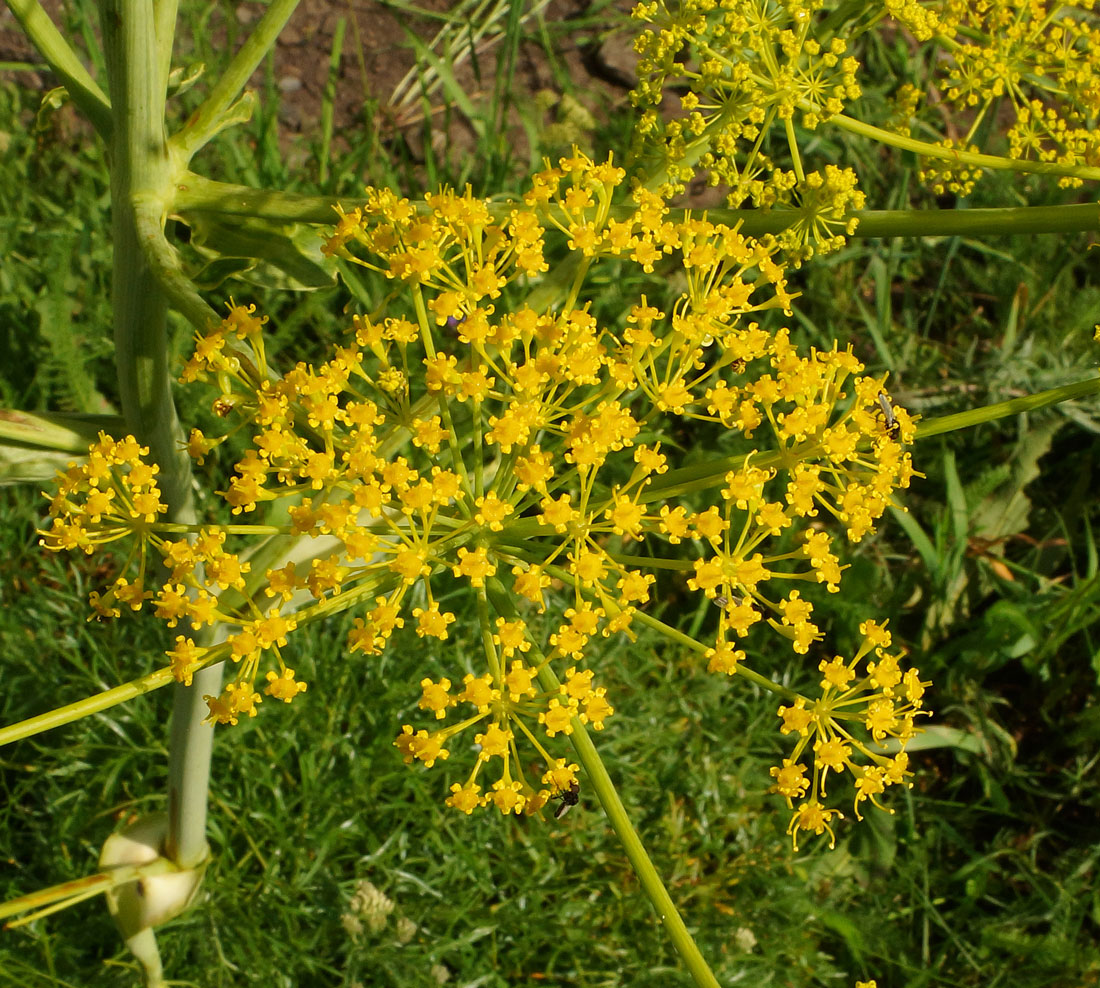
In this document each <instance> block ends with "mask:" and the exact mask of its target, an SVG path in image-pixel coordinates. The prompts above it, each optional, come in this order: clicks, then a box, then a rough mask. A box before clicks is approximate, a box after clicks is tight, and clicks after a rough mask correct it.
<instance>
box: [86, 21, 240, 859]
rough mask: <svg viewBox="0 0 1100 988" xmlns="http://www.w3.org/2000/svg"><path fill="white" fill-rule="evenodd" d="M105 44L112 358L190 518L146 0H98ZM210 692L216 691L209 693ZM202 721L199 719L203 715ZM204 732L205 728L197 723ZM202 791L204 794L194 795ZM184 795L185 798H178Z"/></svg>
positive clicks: (174, 498) (183, 829) (174, 795)
mask: <svg viewBox="0 0 1100 988" xmlns="http://www.w3.org/2000/svg"><path fill="white" fill-rule="evenodd" d="M100 10H101V20H102V27H103V40H104V50H105V53H106V56H107V70H108V78H109V82H110V93H111V105H112V107H113V110H114V117H115V122H114V129H113V133H112V142H111V151H112V154H111V160H112V172H111V205H112V233H113V238H114V279H113V287H112V305H113V308H114V320H115V361H116V368H117V372H118V380H119V392H120V397H121V401H122V412H123V416H124V418H125V419H126V423H127V426H128V428H129V429H130V431H131V432H133V434H134V435H136V436H138V437H140V439H141V441H142V442H144V443H146V444H147V445H148V446H149V448H150V451H151V453H152V456H153V459H154V460H155V461H156V462H157V463H158V464H159V465H160V471H161V472H160V476H159V478H158V479H159V481H160V486H161V490H162V492H163V496H164V500H165V503H166V504H167V505H168V509H169V510H168V520H170V521H175V522H181V523H184V524H187V523H191V522H193V521H194V520H195V512H194V507H193V504H192V499H191V484H192V481H191V468H190V460H189V459H188V457H187V455H186V453H185V452H184V450H183V448H182V438H183V434H182V430H181V428H180V424H179V420H178V418H177V415H176V409H175V405H174V403H173V401H172V390H171V387H172V381H171V377H170V375H169V373H168V334H167V313H168V300H167V297H166V295H165V293H164V291H163V289H162V287H161V284H160V281H159V279H158V277H157V270H156V269H155V267H154V265H153V264H152V263H151V262H150V257H149V256H148V254H147V252H146V249H145V248H146V247H147V246H150V247H152V246H154V245H157V243H158V238H160V237H162V236H163V233H162V228H163V223H164V218H165V213H166V203H167V201H168V198H169V196H170V193H171V189H172V187H173V184H174V183H173V177H174V175H175V172H176V170H177V169H176V167H175V165H174V162H173V159H172V156H171V155H170V154H169V150H168V144H167V140H166V135H165V131H164V109H165V85H166V74H165V71H164V64H165V62H164V58H165V56H164V44H163V42H164V41H165V31H166V28H165V26H164V25H163V23H161V24H160V25H159V27H160V32H161V37H160V40H161V42H162V44H159V45H158V36H157V29H158V24H157V22H155V20H154V11H153V8H152V5H151V4H150V3H149V2H148V0H101V6H100ZM213 675H214V673H213V672H207V671H206V670H204V673H201V674H200V675H199V676H197V677H196V680H197V682H196V683H194V684H193V685H191V686H189V687H188V686H182V685H181V686H177V687H176V701H175V704H174V713H173V722H174V727H173V739H174V741H175V742H176V743H175V744H173V747H172V752H171V756H170V761H169V773H170V781H169V789H170V795H169V814H170V817H169V839H168V843H169V845H170V848H171V853H172V855H173V857H175V858H176V859H177V860H178V861H184V862H187V863H188V864H194V863H195V862H197V861H200V860H202V858H203V857H204V856H205V854H206V797H205V786H206V783H207V779H208V776H209V763H210V752H209V744H207V745H205V746H199V747H197V748H196V747H191V746H189V744H188V745H184V746H182V747H181V746H180V744H179V742H180V740H189V739H192V738H195V737H198V736H199V732H197V731H195V730H194V724H195V721H196V717H195V714H196V711H197V710H198V709H199V706H200V705H201V704H202V694H203V692H204V690H208V689H209V688H210V684H209V683H207V682H205V680H207V679H212V677H213ZM213 692H218V690H217V689H214V690H213ZM200 719H201V718H200ZM203 730H205V731H206V732H207V734H210V733H211V732H210V729H209V728H203ZM200 789H201V790H203V795H202V797H201V798H195V794H196V793H198V792H199V791H200ZM181 794H182V795H181Z"/></svg>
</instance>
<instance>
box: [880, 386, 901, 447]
mask: <svg viewBox="0 0 1100 988" xmlns="http://www.w3.org/2000/svg"><path fill="white" fill-rule="evenodd" d="M878 407H879V408H880V409H882V424H883V425H884V426H885V427H886V435H888V436H889V437H890V438H891V439H893V440H895V441H896V440H897V438H898V436H899V434H900V433H901V423H899V422H898V417H897V416H896V415H895V414H894V403H893V402H892V401H891V400H890V396H889V395H888V394H887V393H886V392H885V391H880V392H879V393H878Z"/></svg>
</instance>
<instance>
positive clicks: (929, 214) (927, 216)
mask: <svg viewBox="0 0 1100 988" xmlns="http://www.w3.org/2000/svg"><path fill="white" fill-rule="evenodd" d="M930 146H931V145H930ZM996 160H998V161H1000V160H1004V159H1000V158H998V159H996ZM339 201H340V203H341V205H342V206H344V207H345V208H348V209H350V208H352V207H355V206H362V205H364V204H365V203H366V200H365V199H354V198H341V199H340V200H339ZM336 203H337V200H335V199H330V198H328V197H327V196H303V195H296V194H294V193H289V192H275V191H269V190H266V189H254V188H251V187H249V186H247V185H232V184H229V183H226V182H215V181H212V180H211V179H208V178H205V177H203V176H202V175H196V174H195V173H194V172H187V173H186V174H184V175H183V176H182V177H181V178H180V180H179V182H178V183H177V186H176V189H175V192H174V194H173V198H172V210H173V212H174V213H175V214H176V215H178V216H180V217H181V218H182V219H183V220H184V222H186V221H187V218H188V216H189V215H193V214H200V213H217V214H219V215H222V216H225V215H228V216H250V217H255V218H257V219H265V220H273V221H279V222H284V223H321V224H331V223H332V222H333V219H334V216H335V212H334V207H335V205H336ZM514 205H515V204H514V203H512V202H500V203H498V204H497V205H496V206H495V207H494V208H495V209H496V211H497V215H498V218H500V219H503V218H504V217H505V216H506V215H507V214H508V212H509V211H510V210H511V209H512V208H514ZM629 213H630V207H629V206H616V207H612V209H611V215H612V216H613V217H615V218H616V219H620V220H621V219H623V218H625V217H626V216H627V215H629ZM850 215H851V217H852V218H854V219H856V220H857V221H858V225H857V226H856V230H855V233H853V234H852V237H853V238H854V239H859V238H869V237H937V236H941V237H942V236H978V235H986V234H991V235H997V236H1007V235H1009V234H1016V233H1021V234H1036V233H1081V232H1085V231H1089V230H1097V229H1100V205H1098V204H1097V203H1095V202H1086V203H1074V204H1071V205H1065V206H1011V207H1002V208H982V209H863V210H857V211H854V212H852V213H851V214H850ZM707 216H709V217H710V218H711V219H712V220H714V221H715V222H721V223H727V224H729V225H730V226H735V225H737V224H740V226H739V229H740V231H741V232H742V233H743V234H745V235H746V236H752V237H756V236H761V235H762V234H765V233H773V234H775V233H781V232H782V231H783V230H786V229H787V228H788V227H790V226H793V225H794V224H795V223H796V222H798V221H799V220H800V219H801V218H802V214H801V213H798V212H796V211H794V210H784V209H776V210H772V211H770V212H765V211H762V210H759V209H709V210H707Z"/></svg>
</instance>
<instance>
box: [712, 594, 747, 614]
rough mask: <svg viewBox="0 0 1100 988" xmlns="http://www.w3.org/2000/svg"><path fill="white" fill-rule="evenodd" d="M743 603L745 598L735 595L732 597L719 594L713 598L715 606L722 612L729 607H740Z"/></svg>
mask: <svg viewBox="0 0 1100 988" xmlns="http://www.w3.org/2000/svg"><path fill="white" fill-rule="evenodd" d="M744 602H745V598H744V597H738V596H737V594H734V595H733V596H732V597H727V596H725V595H724V594H721V595H719V596H717V597H715V598H714V604H715V606H716V607H720V608H722V610H723V611H726V610H729V609H730V608H731V607H740V606H741V605H742V604H743V603H744Z"/></svg>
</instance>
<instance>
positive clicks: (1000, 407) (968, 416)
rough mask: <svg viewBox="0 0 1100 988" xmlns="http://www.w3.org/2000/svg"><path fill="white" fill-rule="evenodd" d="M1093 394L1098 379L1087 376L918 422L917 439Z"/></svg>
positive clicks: (1098, 385)
mask: <svg viewBox="0 0 1100 988" xmlns="http://www.w3.org/2000/svg"><path fill="white" fill-rule="evenodd" d="M1094 394H1100V377H1090V378H1088V379H1086V380H1084V381H1075V382H1074V383H1073V384H1063V385H1062V386H1061V387H1059V388H1050V389H1049V390H1047V391H1037V392H1036V393H1035V394H1033V395H1021V396H1020V397H1019V398H1009V399H1008V400H1007V401H999V402H996V403H995V404H993V405H983V406H982V407H980V408H972V409H970V410H969V411H965V412H958V413H957V414H955V415H941V416H940V417H939V418H934V419H927V420H926V421H922V422H918V423H917V439H918V440H919V439H930V438H931V437H932V436H940V435H943V434H944V433H945V432H955V431H957V430H958V429H969V428H972V427H973V426H976V425H981V424H982V423H983V422H993V421H996V420H997V419H1003V418H1006V417H1007V416H1009V415H1019V414H1021V413H1023V412H1034V411H1036V410H1037V409H1040V408H1046V407H1047V406H1048V405H1056V404H1057V403H1058V402H1060V401H1071V400H1072V399H1074V398H1086V397H1088V396H1089V395H1094Z"/></svg>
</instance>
